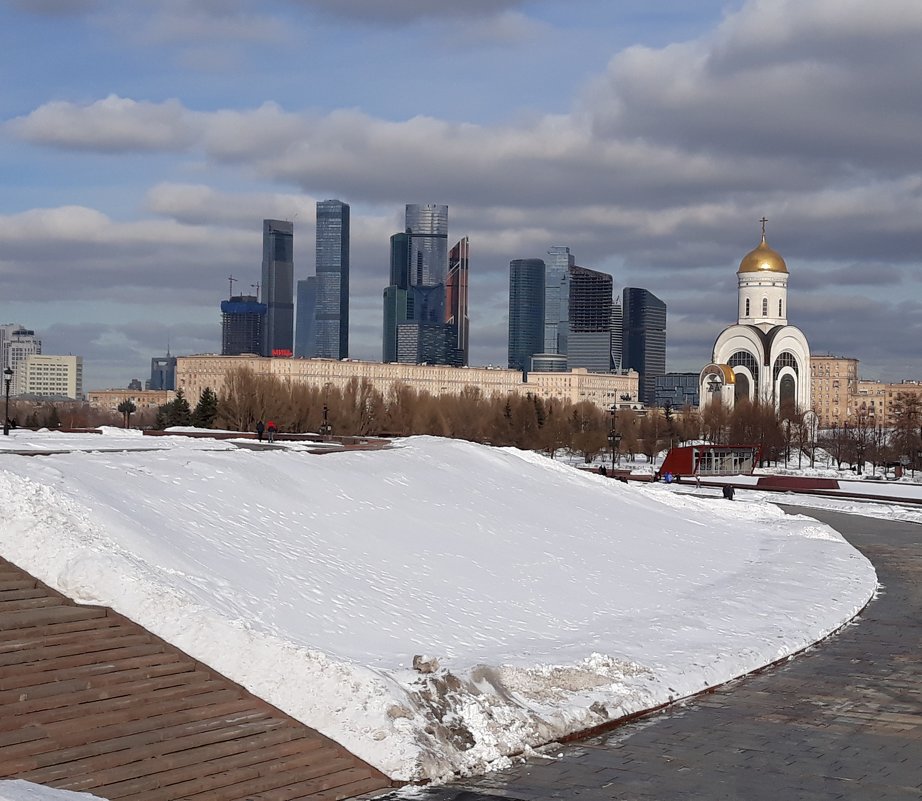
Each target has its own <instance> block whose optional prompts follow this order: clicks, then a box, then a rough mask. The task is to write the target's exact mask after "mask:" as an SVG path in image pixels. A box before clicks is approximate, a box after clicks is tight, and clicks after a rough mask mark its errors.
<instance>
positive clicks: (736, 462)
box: [659, 445, 760, 478]
mask: <svg viewBox="0 0 922 801" xmlns="http://www.w3.org/2000/svg"><path fill="white" fill-rule="evenodd" d="M759 453H760V449H759V446H758V445H683V446H682V447H680V448H670V449H669V453H667V454H666V458H665V459H664V460H663V464H662V465H661V466H660V468H659V473H660V475H663V476H664V475H666V473H672V475H673V476H675V477H677V478H678V477H680V476H694V475H696V474H697V475H698V476H700V477H701V478H706V477H708V476H738V475H747V476H751V475H752V472H753V470H755V467H756V465H757V464H758V463H759Z"/></svg>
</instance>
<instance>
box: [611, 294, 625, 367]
mask: <svg viewBox="0 0 922 801" xmlns="http://www.w3.org/2000/svg"><path fill="white" fill-rule="evenodd" d="M623 317H624V315H623V314H622V310H621V298H620V297H618V296H613V297H612V301H611V369H612V370H614V371H615V372H616V373H620V372H621V370H622V367H621V362H622V358H623V350H624V346H623V344H622V343H623V339H624V337H623V331H622V325H623Z"/></svg>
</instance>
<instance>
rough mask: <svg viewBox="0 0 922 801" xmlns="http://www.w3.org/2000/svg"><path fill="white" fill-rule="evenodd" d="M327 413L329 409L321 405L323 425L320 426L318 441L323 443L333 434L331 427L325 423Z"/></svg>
mask: <svg viewBox="0 0 922 801" xmlns="http://www.w3.org/2000/svg"><path fill="white" fill-rule="evenodd" d="M327 412H329V408H328V407H327V405H326V404H323V423H321V424H320V439H321V440H323V441H326V439H327V438H328V437H329V436H330V435H331V434H332V433H333V426H331V425H330V424H329V423H328V422H327Z"/></svg>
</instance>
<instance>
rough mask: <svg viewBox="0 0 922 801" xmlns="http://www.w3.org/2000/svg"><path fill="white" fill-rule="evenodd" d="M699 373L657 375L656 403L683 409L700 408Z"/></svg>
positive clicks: (661, 405) (660, 405) (662, 406)
mask: <svg viewBox="0 0 922 801" xmlns="http://www.w3.org/2000/svg"><path fill="white" fill-rule="evenodd" d="M698 378H699V375H698V373H666V375H661V376H657V377H656V390H655V391H656V397H655V400H654V404H655V405H656V406H659V407H660V408H664V407H666V406H668V407H669V408H671V409H675V410H677V411H678V410H681V409H685V408H686V407H690V408H692V409H697V408H698Z"/></svg>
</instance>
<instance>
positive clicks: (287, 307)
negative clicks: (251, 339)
mask: <svg viewBox="0 0 922 801" xmlns="http://www.w3.org/2000/svg"><path fill="white" fill-rule="evenodd" d="M262 292H263V297H262V299H263V302H264V303H265V304H266V322H265V325H264V326H263V343H262V355H263V356H291V355H292V345H293V339H294V226H293V225H292V223H290V222H287V221H283V220H263V263H262Z"/></svg>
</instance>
